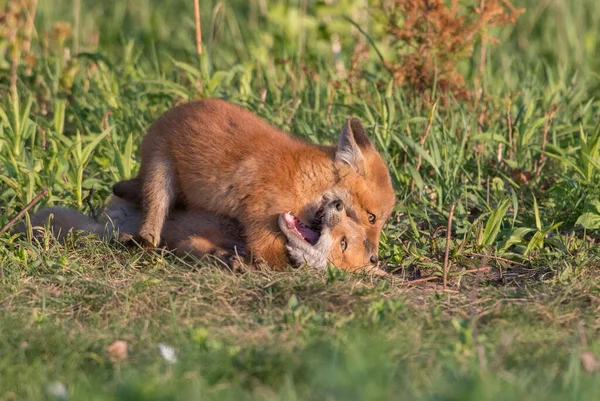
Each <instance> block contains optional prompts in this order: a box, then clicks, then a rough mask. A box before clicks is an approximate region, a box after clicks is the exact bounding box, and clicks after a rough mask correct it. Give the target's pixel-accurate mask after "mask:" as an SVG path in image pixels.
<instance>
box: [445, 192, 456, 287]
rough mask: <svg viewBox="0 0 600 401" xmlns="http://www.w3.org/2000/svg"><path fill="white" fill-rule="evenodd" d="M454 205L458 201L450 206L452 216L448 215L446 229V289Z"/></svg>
mask: <svg viewBox="0 0 600 401" xmlns="http://www.w3.org/2000/svg"><path fill="white" fill-rule="evenodd" d="M454 206H456V202H452V205H451V206H450V216H448V230H446V252H445V254H444V290H445V289H446V284H447V279H448V257H449V254H450V236H451V234H452V218H453V217H454Z"/></svg>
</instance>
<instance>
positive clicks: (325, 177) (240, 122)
mask: <svg viewBox="0 0 600 401" xmlns="http://www.w3.org/2000/svg"><path fill="white" fill-rule="evenodd" d="M141 154H142V164H141V167H140V171H139V174H138V176H137V177H136V178H134V179H133V180H129V181H124V182H121V183H117V184H116V185H115V186H114V188H113V191H114V193H115V194H116V195H118V196H121V197H124V198H129V199H136V197H138V196H139V194H135V193H133V194H132V193H131V190H130V188H131V187H135V185H132V183H139V184H140V185H141V192H142V193H141V198H142V199H141V200H142V205H143V218H142V224H141V227H140V230H139V236H140V239H141V240H142V241H143V242H145V243H146V244H147V245H154V246H156V245H157V244H158V243H160V233H161V229H162V227H163V224H164V223H165V219H166V217H167V215H168V213H169V211H170V210H171V208H172V207H173V205H174V204H175V202H176V201H182V202H184V203H185V204H186V205H187V207H188V208H192V209H193V208H201V209H205V210H207V211H210V212H213V213H216V214H220V215H223V216H228V217H232V218H235V219H237V220H239V222H240V223H241V224H242V226H243V227H244V231H245V233H246V238H247V246H248V250H249V251H250V252H251V253H252V254H254V255H255V256H258V257H260V258H261V259H263V260H264V261H265V262H267V263H268V264H269V265H270V266H271V267H272V268H274V269H282V268H284V267H285V265H286V264H288V262H289V257H288V254H287V253H286V248H285V238H284V236H283V235H282V233H281V230H280V229H279V226H278V216H279V215H280V214H281V213H282V212H286V211H290V213H291V215H292V216H293V217H294V219H295V220H294V221H295V222H297V224H298V227H300V228H302V232H303V233H306V237H305V239H306V240H307V241H308V242H310V241H314V238H313V235H314V236H317V237H318V234H317V233H314V232H312V230H311V229H310V227H314V226H315V225H318V223H319V222H318V221H317V220H318V215H319V213H318V211H319V210H320V209H322V207H323V203H324V201H323V199H324V197H325V196H326V195H327V196H330V195H331V193H332V192H333V193H335V192H337V191H341V192H344V193H347V194H348V195H349V196H348V197H347V199H346V201H345V206H346V211H347V213H348V215H349V216H350V217H351V218H352V219H354V220H355V221H356V222H357V223H358V224H359V225H360V226H362V227H364V229H365V232H366V238H365V241H364V244H365V252H366V253H367V254H368V255H370V256H369V257H368V258H367V259H366V260H370V262H371V263H376V262H377V251H378V243H379V236H380V233H381V230H382V227H383V223H384V222H385V220H386V219H387V218H388V217H389V216H390V214H391V211H392V208H393V206H394V202H395V195H394V190H393V188H392V184H391V179H390V175H389V172H388V170H387V168H386V166H385V163H384V161H383V159H382V158H381V156H380V155H379V153H378V152H377V151H376V150H375V148H374V146H373V145H372V144H371V142H370V141H369V139H368V137H367V135H366V134H365V131H364V128H363V127H362V125H361V124H360V122H359V121H358V120H356V119H352V120H348V122H347V123H346V125H345V126H344V128H343V129H342V132H341V136H340V139H339V143H338V145H337V146H318V145H313V144H308V143H306V142H303V141H301V140H299V139H296V138H293V137H290V136H288V135H286V134H284V133H283V132H281V131H279V130H277V129H275V128H274V127H272V126H271V125H269V124H267V123H266V122H265V121H263V120H261V119H260V118H258V117H257V116H255V115H254V114H252V113H251V112H249V111H248V110H245V109H243V108H241V107H239V106H236V105H234V104H232V103H229V102H226V101H223V100H216V99H207V100H200V101H196V102H192V103H187V104H183V105H180V106H177V107H175V108H173V109H171V110H169V111H167V112H166V113H165V114H164V115H162V116H161V117H160V118H159V119H158V120H157V121H156V122H155V123H154V124H153V125H152V126H151V127H150V128H149V130H148V133H147V134H146V136H145V137H144V140H143V142H142V146H141Z"/></svg>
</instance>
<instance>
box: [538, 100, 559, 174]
mask: <svg viewBox="0 0 600 401" xmlns="http://www.w3.org/2000/svg"><path fill="white" fill-rule="evenodd" d="M557 111H558V107H556V105H554V104H553V105H552V106H551V107H550V112H548V114H547V115H548V120H546V124H544V131H543V136H542V152H541V153H540V158H539V165H538V167H539V169H538V168H536V172H537V174H539V173H540V172H541V171H542V167H543V166H544V162H545V161H546V157H547V156H546V154H545V153H544V151H545V150H546V142H547V141H548V131H549V130H550V126H551V125H552V120H553V119H554V115H555V114H556V112H557Z"/></svg>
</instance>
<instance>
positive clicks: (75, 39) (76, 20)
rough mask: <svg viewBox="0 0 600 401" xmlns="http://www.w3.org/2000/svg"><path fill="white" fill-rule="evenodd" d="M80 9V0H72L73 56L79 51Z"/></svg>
mask: <svg viewBox="0 0 600 401" xmlns="http://www.w3.org/2000/svg"><path fill="white" fill-rule="evenodd" d="M80 10H81V0H74V1H73V53H74V55H75V56H77V54H78V53H79V14H80Z"/></svg>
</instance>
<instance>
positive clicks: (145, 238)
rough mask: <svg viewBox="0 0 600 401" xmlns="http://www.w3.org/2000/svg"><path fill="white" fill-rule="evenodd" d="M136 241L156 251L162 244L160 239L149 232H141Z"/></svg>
mask: <svg viewBox="0 0 600 401" xmlns="http://www.w3.org/2000/svg"><path fill="white" fill-rule="evenodd" d="M135 240H136V241H137V242H138V243H139V244H140V245H141V246H143V247H144V248H146V249H154V248H156V247H157V246H158V243H159V242H160V237H159V236H156V235H154V234H152V233H151V232H149V231H140V233H139V234H138V235H137V236H136V237H135Z"/></svg>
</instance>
